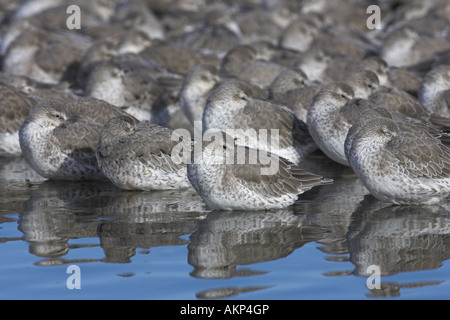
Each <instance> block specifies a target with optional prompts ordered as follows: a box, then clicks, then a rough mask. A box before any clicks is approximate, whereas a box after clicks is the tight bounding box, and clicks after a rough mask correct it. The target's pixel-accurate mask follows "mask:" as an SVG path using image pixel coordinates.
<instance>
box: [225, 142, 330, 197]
mask: <svg viewBox="0 0 450 320" xmlns="http://www.w3.org/2000/svg"><path fill="white" fill-rule="evenodd" d="M251 150H253V151H255V149H250V148H247V147H245V156H246V158H245V159H246V161H245V163H244V164H239V162H238V159H237V156H238V153H237V152H235V163H234V164H228V165H226V170H227V171H228V173H226V174H224V179H230V177H231V179H233V180H234V181H232V183H230V182H227V181H224V182H223V185H230V184H231V185H233V184H234V183H238V184H242V185H244V186H245V187H246V188H248V189H250V190H253V191H256V192H258V193H261V194H263V195H266V196H271V197H279V196H281V195H283V194H300V193H302V192H304V191H306V190H309V189H311V188H312V187H314V186H317V185H321V184H326V183H331V180H329V179H323V177H322V176H320V175H317V174H314V173H311V172H308V171H306V170H303V169H301V168H300V167H298V166H296V165H294V164H292V163H291V162H289V161H288V160H286V159H283V158H280V157H278V156H276V155H274V154H271V153H270V152H266V151H262V150H258V152H259V153H258V158H257V161H256V163H254V164H252V163H251V162H250V161H249V160H248V159H250V152H251ZM261 156H264V159H265V160H261ZM271 168H272V169H275V170H270V169H271ZM262 169H266V170H267V171H266V173H269V174H264V171H262ZM233 182H234V183H233Z"/></svg>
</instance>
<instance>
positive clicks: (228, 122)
mask: <svg viewBox="0 0 450 320" xmlns="http://www.w3.org/2000/svg"><path fill="white" fill-rule="evenodd" d="M208 129H219V130H227V129H235V130H234V133H233V135H234V137H237V138H245V137H246V135H245V132H246V131H247V130H249V131H252V132H255V133H256V135H257V136H258V135H260V134H261V130H263V131H264V132H265V133H266V134H267V138H266V139H269V134H271V133H272V132H273V130H278V133H279V141H277V142H278V146H276V145H275V144H273V143H272V144H271V145H270V144H267V143H266V142H267V140H265V139H262V138H261V139H257V138H254V139H251V138H250V139H249V140H247V141H245V142H244V140H242V142H241V143H243V144H245V145H247V146H248V147H251V148H260V149H264V150H268V151H271V152H272V153H275V154H277V155H279V156H282V157H285V158H286V159H288V160H289V161H291V162H293V163H295V164H299V163H300V162H301V161H302V160H303V159H304V157H305V156H306V155H308V154H309V153H311V152H313V151H315V150H317V145H316V144H315V143H314V141H313V140H312V138H311V136H310V134H309V132H308V128H307V127H306V124H305V123H304V122H303V121H301V120H300V119H299V118H298V117H297V116H296V115H295V114H294V113H293V112H292V111H291V110H290V109H289V108H287V107H285V106H282V105H279V104H276V103H273V102H271V101H269V100H265V99H261V98H256V97H253V92H252V89H251V86H249V85H248V84H247V83H246V82H244V81H240V80H230V81H227V82H225V83H223V84H222V85H220V86H219V87H217V88H216V89H215V90H214V91H213V92H212V93H211V94H210V96H209V97H208V99H207V102H206V107H205V110H204V112H203V131H206V130H208ZM239 129H241V132H240V131H239ZM242 131H243V132H242ZM227 133H228V132H227ZM230 134H231V133H230ZM247 137H248V136H247ZM258 140H259V141H258Z"/></svg>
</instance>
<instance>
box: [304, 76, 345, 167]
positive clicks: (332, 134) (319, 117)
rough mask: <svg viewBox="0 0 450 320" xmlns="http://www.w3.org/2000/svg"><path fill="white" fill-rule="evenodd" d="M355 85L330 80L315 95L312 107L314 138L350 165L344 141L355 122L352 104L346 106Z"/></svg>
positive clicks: (331, 155) (325, 150)
mask: <svg viewBox="0 0 450 320" xmlns="http://www.w3.org/2000/svg"><path fill="white" fill-rule="evenodd" d="M353 95H354V92H353V89H352V87H351V86H349V85H348V84H347V83H345V82H337V83H330V84H328V85H327V86H325V87H323V88H322V89H321V90H320V91H319V93H317V94H316V96H315V97H314V100H313V103H312V104H311V107H310V108H309V109H308V115H307V124H308V128H309V132H310V133H311V136H312V138H313V139H314V141H315V142H316V144H317V145H318V146H319V148H320V149H321V150H322V151H323V153H325V154H326V155H327V156H328V157H329V158H331V159H332V160H334V161H336V162H338V163H340V164H342V165H348V163H347V159H346V157H345V154H344V141H345V137H346V135H347V131H348V129H349V128H350V127H351V125H352V124H351V123H350V122H349V119H347V117H348V116H349V115H348V114H349V113H350V112H351V108H349V107H348V109H347V110H346V113H347V115H344V114H343V111H342V109H343V108H344V106H346V104H347V103H348V102H349V101H351V100H352V99H353Z"/></svg>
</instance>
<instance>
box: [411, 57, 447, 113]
mask: <svg viewBox="0 0 450 320" xmlns="http://www.w3.org/2000/svg"><path fill="white" fill-rule="evenodd" d="M418 97H419V101H420V103H421V104H422V105H423V106H424V107H425V108H427V109H428V110H430V111H431V112H433V113H436V114H438V115H441V116H444V117H450V65H446V64H442V65H439V66H436V67H434V68H433V69H432V70H430V71H429V72H428V73H427V74H426V75H425V77H424V78H423V81H422V83H421V85H420V89H419V95H418Z"/></svg>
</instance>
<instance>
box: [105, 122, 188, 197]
mask: <svg viewBox="0 0 450 320" xmlns="http://www.w3.org/2000/svg"><path fill="white" fill-rule="evenodd" d="M172 133H173V131H172V130H171V129H168V128H165V127H161V126H159V125H157V124H151V123H149V122H148V121H142V122H139V121H137V120H136V119H134V118H133V117H130V116H119V117H115V118H112V119H111V120H109V121H108V122H107V123H106V125H105V126H104V128H103V129H102V131H101V133H100V136H99V139H98V144H97V151H96V156H97V160H98V163H99V167H100V169H101V170H102V172H103V173H104V174H105V176H106V177H108V178H109V179H110V180H111V182H113V183H114V184H115V185H116V186H118V187H119V188H122V189H125V190H164V189H177V188H185V187H189V186H190V184H189V181H188V180H187V177H186V165H185V164H177V163H175V162H174V161H173V160H172V148H173V147H174V146H176V145H177V144H178V142H176V141H172V140H171V138H172Z"/></svg>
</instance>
